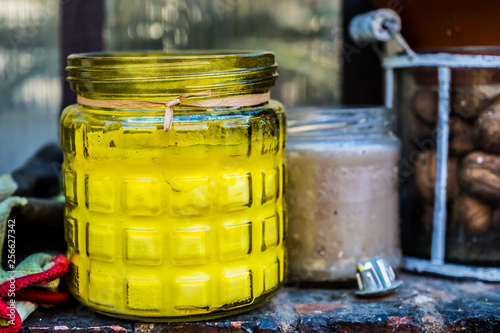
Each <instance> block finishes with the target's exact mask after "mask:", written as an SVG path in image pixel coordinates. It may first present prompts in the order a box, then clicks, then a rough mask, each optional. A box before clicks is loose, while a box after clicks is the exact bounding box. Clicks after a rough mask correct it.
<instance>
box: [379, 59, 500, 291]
mask: <svg viewBox="0 0 500 333" xmlns="http://www.w3.org/2000/svg"><path fill="white" fill-rule="evenodd" d="M382 66H383V67H384V69H385V106H386V107H387V108H388V109H390V110H393V109H394V101H395V86H396V76H395V70H398V69H405V68H414V67H428V68H433V67H434V68H437V70H438V84H439V94H438V96H439V102H438V123H437V153H436V154H437V165H436V186H435V199H434V217H433V226H432V227H433V230H432V240H431V259H430V260H425V259H420V258H415V257H407V256H405V257H403V263H402V265H403V268H404V269H407V270H410V271H416V272H421V273H430V274H435V275H440V276H446V277H456V278H472V279H478V280H482V281H489V282H500V268H497V267H480V266H468V265H458V264H450V263H446V262H445V261H444V258H445V244H446V179H447V173H448V170H447V159H448V138H449V112H450V82H451V69H452V68H499V69H500V56H487V55H459V54H448V53H436V54H416V55H415V54H413V55H412V56H408V55H401V56H393V57H386V58H384V59H383V61H382Z"/></svg>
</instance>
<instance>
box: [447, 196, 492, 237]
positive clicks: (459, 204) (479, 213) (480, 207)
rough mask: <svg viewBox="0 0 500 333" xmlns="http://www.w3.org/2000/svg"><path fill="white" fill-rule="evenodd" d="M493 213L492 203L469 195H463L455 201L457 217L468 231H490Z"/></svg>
mask: <svg viewBox="0 0 500 333" xmlns="http://www.w3.org/2000/svg"><path fill="white" fill-rule="evenodd" d="M491 213H492V207H491V206H490V205H488V204H486V203H484V202H482V201H479V200H477V199H475V198H473V197H470V196H468V195H461V196H460V197H459V198H458V199H457V200H456V201H455V219H456V221H457V222H458V223H459V225H460V226H462V227H464V228H465V230H467V231H468V232H471V233H481V232H485V231H488V228H489V225H490V219H491Z"/></svg>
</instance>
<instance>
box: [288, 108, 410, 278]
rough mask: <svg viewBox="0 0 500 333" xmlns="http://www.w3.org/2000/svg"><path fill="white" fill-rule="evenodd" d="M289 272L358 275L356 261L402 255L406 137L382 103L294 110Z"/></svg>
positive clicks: (290, 149)
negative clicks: (401, 169)
mask: <svg viewBox="0 0 500 333" xmlns="http://www.w3.org/2000/svg"><path fill="white" fill-rule="evenodd" d="M287 114H288V124H289V127H288V142H287V152H286V160H287V166H288V186H287V191H286V196H285V197H286V202H287V206H288V218H289V226H290V232H289V237H288V245H289V246H288V248H289V256H288V258H289V269H290V273H289V278H290V280H302V281H309V282H340V281H347V280H354V278H355V274H356V264H357V263H358V262H359V261H362V260H368V259H372V258H374V257H382V258H385V259H386V260H387V261H388V262H389V263H390V264H391V265H392V266H393V267H395V268H397V267H399V265H400V261H401V250H400V246H399V217H398V186H397V185H398V172H397V170H398V158H399V151H400V142H399V140H398V138H397V137H395V136H394V135H392V133H391V131H390V128H391V123H392V122H391V116H390V114H389V113H388V112H387V110H385V109H382V108H358V109H318V108H297V109H290V110H287Z"/></svg>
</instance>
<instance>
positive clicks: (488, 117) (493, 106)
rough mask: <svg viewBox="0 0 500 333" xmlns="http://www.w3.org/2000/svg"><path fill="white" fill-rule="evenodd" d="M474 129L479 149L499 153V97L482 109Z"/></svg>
mask: <svg viewBox="0 0 500 333" xmlns="http://www.w3.org/2000/svg"><path fill="white" fill-rule="evenodd" d="M476 129H477V140H478V142H479V145H480V147H481V148H482V149H484V150H485V151H487V152H491V153H500V96H499V97H496V98H494V99H493V100H492V102H491V103H490V104H489V105H488V106H487V107H486V108H484V110H483V112H482V113H481V115H480V116H479V118H478V119H477V122H476Z"/></svg>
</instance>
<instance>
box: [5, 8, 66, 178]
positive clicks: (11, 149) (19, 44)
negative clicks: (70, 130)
mask: <svg viewBox="0 0 500 333" xmlns="http://www.w3.org/2000/svg"><path fill="white" fill-rule="evenodd" d="M58 14H59V1H54V0H0V105H1V107H0V156H1V158H0V174H2V173H6V172H9V171H12V170H13V169H15V168H17V167H18V166H20V165H21V164H22V163H23V162H24V161H25V160H26V159H27V158H28V157H29V156H31V155H32V154H33V152H34V151H35V150H37V149H38V148H39V147H40V146H41V145H43V144H45V143H47V142H50V141H58V127H59V123H58V118H59V103H60V99H61V87H60V85H61V83H60V79H59V72H58V71H59V67H58V66H59V58H58V51H57V50H58V49H57V45H58V35H59V34H58V22H59V15H58Z"/></svg>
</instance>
